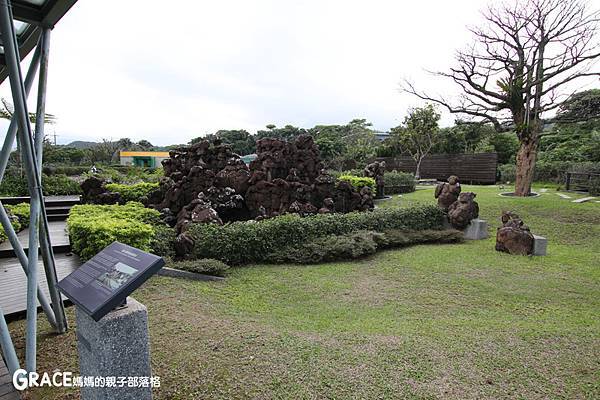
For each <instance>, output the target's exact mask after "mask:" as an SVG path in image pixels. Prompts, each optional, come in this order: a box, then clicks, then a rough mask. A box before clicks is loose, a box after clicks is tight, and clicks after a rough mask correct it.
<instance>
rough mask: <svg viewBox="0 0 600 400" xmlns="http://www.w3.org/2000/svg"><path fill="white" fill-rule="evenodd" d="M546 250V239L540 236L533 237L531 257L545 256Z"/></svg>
mask: <svg viewBox="0 0 600 400" xmlns="http://www.w3.org/2000/svg"><path fill="white" fill-rule="evenodd" d="M547 248H548V239H546V238H545V237H543V236H540V235H533V253H532V254H533V255H534V256H545V255H546V249H547Z"/></svg>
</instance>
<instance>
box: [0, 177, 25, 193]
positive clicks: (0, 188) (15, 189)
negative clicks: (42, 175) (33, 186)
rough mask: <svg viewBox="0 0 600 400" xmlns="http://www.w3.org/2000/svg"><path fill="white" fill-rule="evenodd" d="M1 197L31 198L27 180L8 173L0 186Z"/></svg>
mask: <svg viewBox="0 0 600 400" xmlns="http://www.w3.org/2000/svg"><path fill="white" fill-rule="evenodd" d="M0 196H7V197H19V196H29V186H27V178H26V177H25V176H21V175H19V174H13V173H10V172H8V171H7V173H6V175H5V176H4V178H3V179H2V183H1V184H0Z"/></svg>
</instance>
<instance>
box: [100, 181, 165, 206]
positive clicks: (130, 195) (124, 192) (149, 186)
mask: <svg viewBox="0 0 600 400" xmlns="http://www.w3.org/2000/svg"><path fill="white" fill-rule="evenodd" d="M157 188H158V183H148V182H139V183H135V184H133V185H126V184H121V183H107V184H106V189H108V190H110V191H111V192H119V194H120V195H121V197H122V198H123V200H125V201H126V202H127V201H140V199H141V198H142V197H146V196H148V194H150V192H152V191H153V190H155V189H157Z"/></svg>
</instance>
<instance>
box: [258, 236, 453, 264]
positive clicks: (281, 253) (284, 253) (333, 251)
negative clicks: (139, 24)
mask: <svg viewBox="0 0 600 400" xmlns="http://www.w3.org/2000/svg"><path fill="white" fill-rule="evenodd" d="M462 240H463V233H462V232H460V231H457V230H454V229H449V230H422V231H411V230H408V231H407V230H399V229H388V230H385V231H384V232H374V231H364V230H361V231H357V232H351V233H347V234H342V235H328V236H321V237H318V238H315V239H311V240H308V241H306V242H295V243H294V244H292V245H290V246H287V247H285V248H282V249H277V250H275V251H273V252H272V253H270V254H268V255H267V257H266V261H268V262H272V263H286V262H290V263H296V264H316V263H321V262H328V261H341V260H353V259H356V258H360V257H364V256H367V255H370V254H374V253H375V252H376V251H377V250H379V249H385V248H396V247H404V246H410V245H414V244H419V243H456V242H460V241H462Z"/></svg>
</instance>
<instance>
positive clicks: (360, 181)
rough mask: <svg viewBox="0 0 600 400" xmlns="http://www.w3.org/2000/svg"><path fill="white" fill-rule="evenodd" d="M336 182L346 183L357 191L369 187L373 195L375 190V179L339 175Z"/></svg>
mask: <svg viewBox="0 0 600 400" xmlns="http://www.w3.org/2000/svg"><path fill="white" fill-rule="evenodd" d="M338 180H340V181H346V182H348V183H349V184H351V185H352V186H353V187H355V188H356V189H358V190H360V189H362V188H363V187H364V186H369V187H370V188H371V190H372V191H373V193H375V190H376V189H377V185H376V184H375V179H373V178H365V177H362V176H355V175H341V176H340V177H339V178H338Z"/></svg>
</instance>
